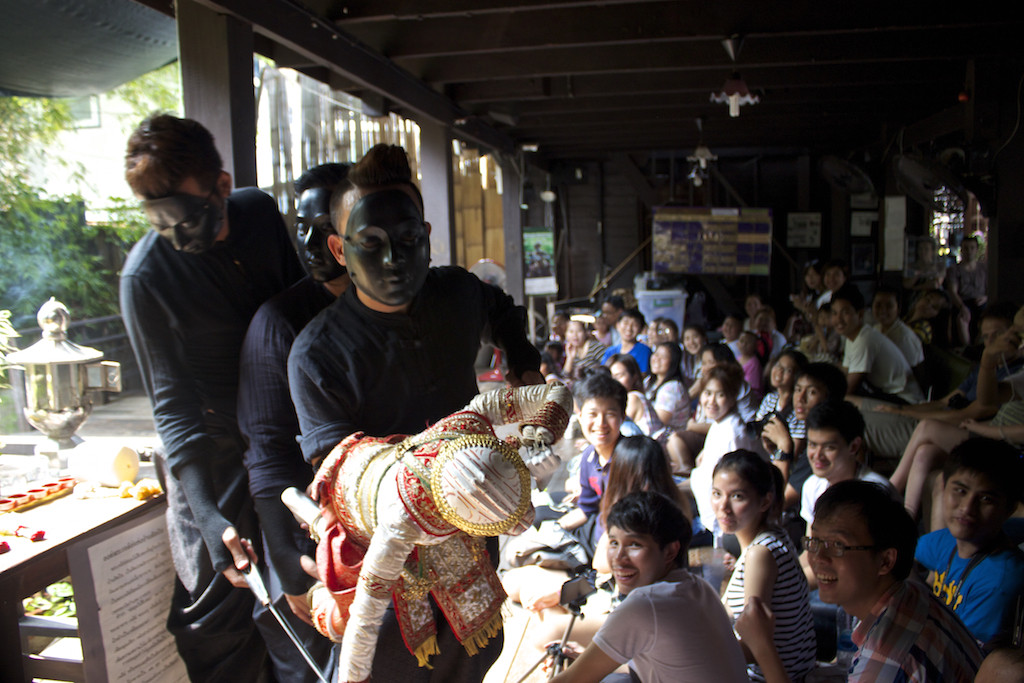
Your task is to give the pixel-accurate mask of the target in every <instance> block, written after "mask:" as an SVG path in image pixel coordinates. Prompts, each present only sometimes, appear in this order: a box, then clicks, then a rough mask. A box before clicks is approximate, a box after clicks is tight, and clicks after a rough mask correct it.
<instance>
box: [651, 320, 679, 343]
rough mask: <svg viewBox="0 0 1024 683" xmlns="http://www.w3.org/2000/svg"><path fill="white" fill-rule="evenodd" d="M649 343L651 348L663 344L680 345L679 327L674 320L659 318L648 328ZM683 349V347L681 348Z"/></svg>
mask: <svg viewBox="0 0 1024 683" xmlns="http://www.w3.org/2000/svg"><path fill="white" fill-rule="evenodd" d="M647 329H648V335H647V343H648V345H649V346H650V347H651V348H654V345H655V344H660V343H662V342H672V343H673V344H676V345H678V344H679V326H678V325H676V321H675V320H672V318H665V317H660V316H659V317H657V318H655V319H654V320H652V321H651V324H650V325H648V326H647ZM680 348H681V347H680Z"/></svg>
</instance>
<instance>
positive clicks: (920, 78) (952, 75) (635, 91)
mask: <svg viewBox="0 0 1024 683" xmlns="http://www.w3.org/2000/svg"><path fill="white" fill-rule="evenodd" d="M744 78H745V79H746V80H747V82H748V83H749V84H751V86H752V87H754V88H755V89H758V90H766V91H783V90H807V91H829V90H834V89H847V88H874V87H882V88H884V87H890V86H892V87H904V86H907V87H915V86H917V85H920V86H921V87H931V88H935V87H941V84H942V83H944V82H949V83H954V84H955V83H958V82H959V80H960V79H959V74H958V73H957V72H955V71H951V70H950V69H948V68H946V67H945V66H943V67H942V68H936V67H935V66H934V65H932V64H924V63H903V64H898V65H893V66H892V67H891V68H887V69H879V68H878V67H877V66H876V65H873V64H851V65H838V64H831V65H823V64H808V65H797V66H792V67H786V68H783V69H769V68H749V69H744ZM724 79H725V76H724V75H723V74H722V73H721V72H717V71H716V72H713V73H700V72H691V71H682V70H677V71H671V72H657V73H636V74H633V73H631V74H584V75H574V76H561V77H550V78H510V79H501V80H492V81H476V82H472V83H460V84H457V85H450V86H448V88H447V89H446V91H445V92H447V93H448V95H449V96H450V97H452V99H454V100H456V101H457V102H460V103H462V104H463V105H464V106H470V105H474V104H480V103H495V102H505V101H511V102H526V101H536V100H551V101H560V100H579V101H581V102H584V101H586V100H587V99H588V98H591V97H598V98H600V97H609V96H629V97H634V96H637V95H650V94H658V95H661V94H672V93H693V92H702V91H703V92H707V93H710V92H711V90H712V89H714V88H717V87H719V86H721V85H722V82H723V81H724Z"/></svg>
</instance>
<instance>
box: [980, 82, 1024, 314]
mask: <svg viewBox="0 0 1024 683" xmlns="http://www.w3.org/2000/svg"><path fill="white" fill-rule="evenodd" d="M1016 66H1017V63H1016V62H1014V63H1012V64H1000V65H986V72H985V82H984V83H985V86H986V87H987V88H988V91H990V92H991V93H992V94H991V98H992V99H993V100H996V99H997V98H998V107H999V116H998V117H997V120H999V121H1000V125H999V131H998V135H997V136H995V137H994V138H993V140H994V141H993V142H992V143H991V145H992V146H993V147H995V146H997V145H999V144H1003V143H1002V141H1004V140H1005V141H1007V143H1008V144H1006V145H1005V147H1002V148H1001V149H1000V152H999V155H998V156H997V157H996V160H995V168H994V171H995V173H994V175H995V177H996V204H995V208H996V211H995V212H994V215H993V216H992V217H991V221H990V223H989V232H988V246H987V248H986V250H985V253H986V256H987V260H988V300H989V301H990V302H992V301H1013V302H1015V303H1017V304H1021V303H1024V278H1022V277H1021V273H1022V272H1024V193H1022V192H1021V191H1020V188H1021V187H1024V138H1022V137H1021V135H1019V134H1018V135H1016V136H1012V133H1013V130H1014V125H1015V121H1016V120H1017V106H1018V102H1017V98H1018V97H1019V96H1020V95H1019V92H1018V91H1017V82H1018V80H1019V78H1020V71H1019V69H1015V68H1014V67H1016ZM979 87H981V86H979ZM1011 136H1012V139H1011Z"/></svg>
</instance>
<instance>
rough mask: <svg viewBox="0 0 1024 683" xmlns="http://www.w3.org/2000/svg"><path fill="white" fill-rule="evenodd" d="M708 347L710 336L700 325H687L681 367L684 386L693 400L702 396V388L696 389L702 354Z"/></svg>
mask: <svg viewBox="0 0 1024 683" xmlns="http://www.w3.org/2000/svg"><path fill="white" fill-rule="evenodd" d="M707 345H708V334H707V332H706V331H705V330H704V328H703V327H701V326H700V325H687V326H686V327H684V328H683V360H682V362H681V363H680V367H681V369H682V372H683V384H685V385H686V389H687V391H688V392H689V394H690V398H691V399H697V398H698V397H699V396H700V388H699V387H695V386H694V385H695V384H696V383H697V380H699V379H700V362H701V352H702V351H703V350H704V347H705V346H707Z"/></svg>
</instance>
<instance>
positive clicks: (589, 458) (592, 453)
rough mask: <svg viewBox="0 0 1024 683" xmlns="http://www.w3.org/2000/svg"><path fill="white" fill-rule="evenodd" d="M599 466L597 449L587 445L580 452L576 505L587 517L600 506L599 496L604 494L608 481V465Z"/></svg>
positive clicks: (609, 462)
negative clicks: (578, 497) (577, 501)
mask: <svg viewBox="0 0 1024 683" xmlns="http://www.w3.org/2000/svg"><path fill="white" fill-rule="evenodd" d="M610 464H611V460H609V461H608V462H607V463H605V465H604V467H601V461H600V460H599V458H598V455H597V451H596V450H595V449H594V447H593V446H591V445H588V446H587V447H586V448H584V449H583V452H582V453H580V500H579V503H577V507H578V508H579V509H580V510H583V512H584V514H586V516H587V518H590V517H591V516H592V515H596V514H597V512H598V511H599V510H600V508H601V496H602V495H604V488H605V485H606V484H607V483H608V465H610Z"/></svg>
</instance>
